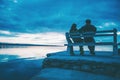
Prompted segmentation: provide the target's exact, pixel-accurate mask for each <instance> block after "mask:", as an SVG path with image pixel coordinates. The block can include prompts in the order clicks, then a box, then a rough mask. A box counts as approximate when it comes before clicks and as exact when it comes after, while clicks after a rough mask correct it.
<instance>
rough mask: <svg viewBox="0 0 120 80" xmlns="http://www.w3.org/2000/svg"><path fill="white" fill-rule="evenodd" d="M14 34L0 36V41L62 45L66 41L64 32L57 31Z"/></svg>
mask: <svg viewBox="0 0 120 80" xmlns="http://www.w3.org/2000/svg"><path fill="white" fill-rule="evenodd" d="M16 36H17V37H1V38H0V42H9V43H28V44H51V45H63V44H64V43H65V41H66V40H65V36H64V34H63V33H58V32H46V33H36V34H29V33H18V34H17V35H16Z"/></svg>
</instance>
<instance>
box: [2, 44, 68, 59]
mask: <svg viewBox="0 0 120 80" xmlns="http://www.w3.org/2000/svg"><path fill="white" fill-rule="evenodd" d="M64 50H66V47H64V46H61V47H56V46H39V47H35V46H34V47H26V48H2V49H0V56H3V55H4V57H0V60H1V61H7V60H10V59H14V58H28V57H34V58H45V57H46V54H48V53H52V52H59V51H64ZM8 55H17V56H19V57H14V58H13V57H11V56H8Z"/></svg>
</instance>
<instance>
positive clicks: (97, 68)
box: [42, 56, 120, 77]
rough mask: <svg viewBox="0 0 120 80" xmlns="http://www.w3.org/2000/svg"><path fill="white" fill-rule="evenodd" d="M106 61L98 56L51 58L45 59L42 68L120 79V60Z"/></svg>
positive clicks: (111, 59) (108, 59)
mask: <svg viewBox="0 0 120 80" xmlns="http://www.w3.org/2000/svg"><path fill="white" fill-rule="evenodd" d="M98 58H99V59H98ZM104 59H105V60H104ZM104 59H103V58H102V57H96V56H74V57H73V56H50V57H47V58H46V59H44V61H43V66H42V68H63V69H70V70H77V71H86V72H91V73H95V74H103V75H109V76H113V77H120V62H119V61H120V59H119V58H117V59H116V58H110V57H109V58H107V57H106V58H104Z"/></svg>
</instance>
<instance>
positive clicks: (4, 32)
mask: <svg viewBox="0 0 120 80" xmlns="http://www.w3.org/2000/svg"><path fill="white" fill-rule="evenodd" d="M0 34H6V35H10V34H11V32H9V31H4V30H0Z"/></svg>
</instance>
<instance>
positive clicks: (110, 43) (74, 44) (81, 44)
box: [64, 42, 114, 46]
mask: <svg viewBox="0 0 120 80" xmlns="http://www.w3.org/2000/svg"><path fill="white" fill-rule="evenodd" d="M113 44H114V43H113V42H97V43H70V44H64V46H83V45H90V46H92V45H113Z"/></svg>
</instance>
